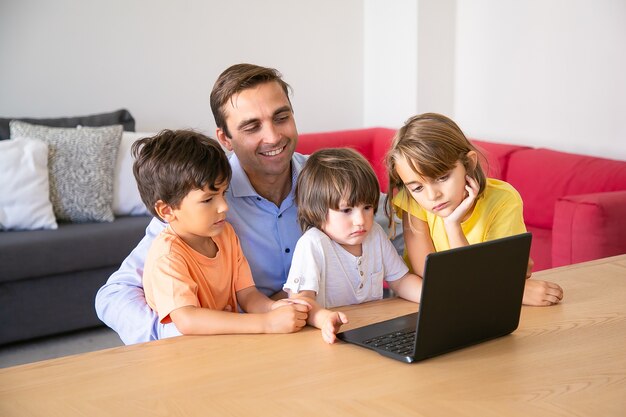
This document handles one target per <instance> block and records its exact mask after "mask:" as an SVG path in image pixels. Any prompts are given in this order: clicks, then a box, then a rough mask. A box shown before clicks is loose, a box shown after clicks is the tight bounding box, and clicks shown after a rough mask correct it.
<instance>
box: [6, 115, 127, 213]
mask: <svg viewBox="0 0 626 417" xmlns="http://www.w3.org/2000/svg"><path fill="white" fill-rule="evenodd" d="M10 130H11V138H20V137H22V138H34V139H40V140H43V141H44V142H46V143H47V144H48V149H49V151H48V170H49V174H50V201H51V202H52V207H53V209H54V215H55V217H56V219H57V220H58V221H68V222H76V223H83V222H94V221H95V222H112V221H113V220H114V215H113V208H112V206H113V175H114V170H115V162H116V159H117V152H118V149H119V146H120V140H121V139H122V126H121V125H115V126H106V127H82V128H76V129H70V128H57V127H46V126H37V125H32V124H29V123H25V122H20V121H16V120H13V121H11V123H10Z"/></svg>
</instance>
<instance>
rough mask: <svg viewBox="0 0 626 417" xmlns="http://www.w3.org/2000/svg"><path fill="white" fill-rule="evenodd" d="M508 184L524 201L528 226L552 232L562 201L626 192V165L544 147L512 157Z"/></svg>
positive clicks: (528, 150)
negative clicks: (612, 192) (555, 211)
mask: <svg viewBox="0 0 626 417" xmlns="http://www.w3.org/2000/svg"><path fill="white" fill-rule="evenodd" d="M506 181H507V182H509V183H510V184H511V185H513V186H514V187H515V188H516V189H517V191H519V193H520V195H521V196H522V199H523V200H524V220H525V221H526V225H527V226H529V225H530V226H536V227H542V228H545V229H551V228H552V222H553V219H554V207H555V204H556V201H557V200H558V199H559V198H561V197H565V196H571V195H576V194H589V193H595V192H606V191H620V190H626V162H624V161H616V160H611V159H604V158H598V157H593V156H586V155H577V154H571V153H565V152H558V151H553V150H549V149H542V148H539V149H526V150H519V151H516V152H513V153H512V154H511V156H510V158H509V164H508V168H507V173H506Z"/></svg>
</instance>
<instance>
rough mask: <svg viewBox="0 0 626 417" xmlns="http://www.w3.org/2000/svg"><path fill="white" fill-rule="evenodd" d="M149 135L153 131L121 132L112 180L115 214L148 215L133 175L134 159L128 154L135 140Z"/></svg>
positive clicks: (151, 134) (152, 134)
mask: <svg viewBox="0 0 626 417" xmlns="http://www.w3.org/2000/svg"><path fill="white" fill-rule="evenodd" d="M150 136H154V133H142V132H123V133H122V142H121V143H120V149H119V152H118V154H117V162H116V165H115V177H114V178H115V179H114V182H113V213H115V215H116V216H140V215H150V213H149V212H148V209H147V208H146V206H145V205H144V204H143V202H142V201H141V197H140V196H139V190H138V189H137V181H136V180H135V176H134V175H133V162H134V161H135V160H134V159H133V157H132V156H131V154H130V147H131V146H132V144H133V143H135V141H137V140H139V139H142V138H146V137H150Z"/></svg>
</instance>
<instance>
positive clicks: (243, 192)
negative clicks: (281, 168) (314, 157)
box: [228, 153, 306, 197]
mask: <svg viewBox="0 0 626 417" xmlns="http://www.w3.org/2000/svg"><path fill="white" fill-rule="evenodd" d="M228 159H229V161H230V167H231V169H232V171H233V175H232V178H231V180H230V187H229V191H230V192H231V194H232V195H233V197H260V196H259V194H258V193H257V192H256V190H255V189H254V187H253V186H252V184H251V183H250V179H249V178H248V176H247V175H246V172H245V171H244V170H243V167H242V166H241V163H240V162H239V158H237V155H235V153H232V154H231V155H230V157H229V158H228ZM305 160H306V159H305V158H302V156H301V155H299V154H295V153H294V155H293V156H292V157H291V191H290V192H289V195H293V193H294V190H295V187H296V181H297V179H298V174H299V173H300V171H302V166H303V165H304V161H305Z"/></svg>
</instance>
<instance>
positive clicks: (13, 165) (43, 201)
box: [0, 139, 57, 230]
mask: <svg viewBox="0 0 626 417" xmlns="http://www.w3.org/2000/svg"><path fill="white" fill-rule="evenodd" d="M56 228H57V222H56V219H55V217H54V212H53V210H52V203H51V202H50V185H49V181H48V145H47V144H46V143H45V142H43V141H41V140H37V139H16V140H5V141H1V142H0V230H32V229H56Z"/></svg>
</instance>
